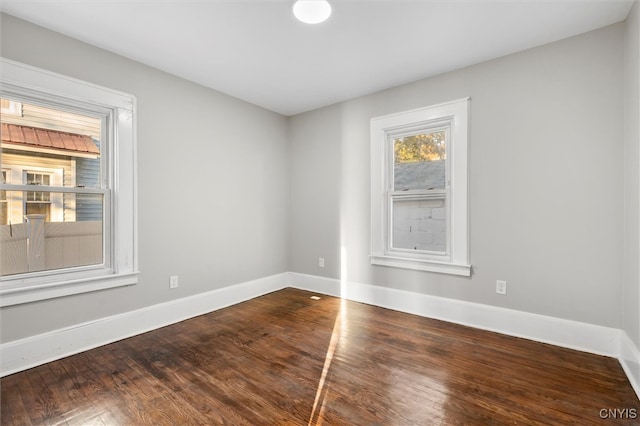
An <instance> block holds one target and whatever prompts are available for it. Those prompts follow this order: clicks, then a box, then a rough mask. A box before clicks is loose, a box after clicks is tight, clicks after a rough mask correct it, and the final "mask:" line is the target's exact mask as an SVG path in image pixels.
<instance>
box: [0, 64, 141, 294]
mask: <svg viewBox="0 0 640 426" xmlns="http://www.w3.org/2000/svg"><path fill="white" fill-rule="evenodd" d="M0 70H1V74H0V95H2V96H6V97H9V98H13V99H20V100H23V101H31V100H36V101H38V100H39V101H40V102H45V103H51V104H55V105H66V106H67V107H68V108H69V109H70V110H73V111H91V112H94V113H95V114H96V115H97V116H102V117H103V118H104V119H103V124H104V129H103V135H105V137H104V138H103V140H104V149H103V153H104V154H103V155H104V156H108V158H105V160H104V162H103V165H104V166H105V167H107V169H106V172H105V173H104V179H103V187H102V188H98V189H91V188H85V189H83V192H95V193H100V194H105V200H104V206H105V210H106V212H105V221H104V222H105V223H104V238H103V239H104V241H105V243H104V250H105V258H106V259H108V262H105V263H104V264H102V265H92V266H91V267H77V268H66V269H61V270H48V271H42V272H37V273H26V274H17V275H8V276H5V277H0V307H4V306H11V305H17V304H21V303H28V302H33V301H37V300H44V299H51V298H56V297H62V296H69V295H73V294H80V293H86V292H90V291H96V290H102V289H107V288H113V287H120V286H126V285H132V284H135V283H137V281H138V274H139V271H138V239H137V172H136V157H137V155H136V154H137V153H136V135H135V117H136V99H135V97H134V96H133V95H130V94H126V93H122V92H118V91H115V90H112V89H108V88H105V87H101V86H97V85H95V84H92V83H88V82H84V81H81V80H77V79H74V78H70V77H67V76H64V75H61V74H57V73H53V72H50V71H47V70H43V69H40V68H36V67H32V66H29V65H25V64H21V63H19V62H15V61H12V60H8V59H6V58H0ZM1 187H2V189H5V190H7V191H30V190H31V191H33V190H34V188H33V186H29V185H19V184H11V183H6V184H1ZM41 188H42V187H40V189H41ZM105 190H106V191H105ZM52 191H54V192H74V191H77V189H75V188H66V189H65V188H60V187H57V188H55V189H53V190H52Z"/></svg>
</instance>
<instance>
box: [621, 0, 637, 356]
mask: <svg viewBox="0 0 640 426" xmlns="http://www.w3.org/2000/svg"><path fill="white" fill-rule="evenodd" d="M626 24H627V25H626V33H625V65H624V66H625V68H624V70H625V87H624V93H625V123H624V124H625V127H624V129H625V133H624V183H625V185H624V188H625V192H624V200H625V204H624V225H625V228H624V235H625V241H624V243H625V244H624V250H625V262H624V287H623V297H622V298H623V307H622V308H623V309H622V312H623V323H622V328H623V330H624V331H625V332H626V333H627V335H628V336H629V337H630V338H631V340H632V341H633V342H634V343H635V345H636V347H637V348H638V347H640V263H639V262H640V227H639V225H640V171H639V170H638V169H639V167H640V105H639V103H640V82H639V81H638V80H640V77H639V76H640V3H638V2H636V3H635V5H634V7H633V9H632V10H631V13H630V14H629V17H628V18H627V22H626ZM638 361H640V360H638Z"/></svg>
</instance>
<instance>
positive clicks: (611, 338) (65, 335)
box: [0, 272, 640, 398]
mask: <svg viewBox="0 0 640 426" xmlns="http://www.w3.org/2000/svg"><path fill="white" fill-rule="evenodd" d="M285 287H295V288H300V289H304V290H309V291H312V292H315V293H320V294H326V295H331V296H337V297H343V298H345V299H348V300H353V301H356V302H362V303H367V304H370V305H376V306H380V307H383V308H388V309H393V310H396V311H400V312H406V313H410V314H414V315H419V316H423V317H428V318H434V319H439V320H443V321H448V322H453V323H457V324H462V325H467V326H470V327H474V328H480V329H484V330H489V331H494V332H497V333H502V334H507V335H511V336H516V337H522V338H526V339H530V340H535V341H539V342H544V343H549V344H552V345H556V346H562V347H566V348H570V349H576V350H580V351H583V352H590V353H594V354H598V355H606V356H611V357H614V358H618V359H619V360H620V363H621V365H622V368H623V369H624V371H625V373H626V375H627V377H628V378H629V381H630V382H631V385H632V386H633V388H634V390H635V391H636V394H637V395H638V397H639V398H640V352H639V351H638V348H637V347H636V346H635V345H634V344H633V342H632V341H631V339H629V337H628V336H627V335H626V333H624V332H623V331H622V330H619V329H616V328H610V327H602V326H598V325H593V324H586V323H581V322H577V321H571V320H566V319H560V318H553V317H548V316H544V315H538V314H532V313H527V312H521V311H516V310H512V309H505V308H500V307H496V306H489V305H482V304H478V303H471V302H465V301H460V300H455V299H447V298H443V297H437V296H430V295H425V294H416V293H412V292H407V291H402V290H396V289H391V288H385V287H379V286H374V285H370V284H362V283H354V282H348V283H344V282H341V281H340V280H338V279H333V278H326V277H319V276H315V275H306V274H300V273H294V272H289V273H282V274H277V275H272V276H269V277H265V278H261V279H257V280H253V281H248V282H244V283H240V284H236V285H232V286H229V287H224V288H221V289H218V290H213V291H210V292H207V293H204V294H198V295H194V296H190V297H186V298H182V299H177V300H173V301H170V302H166V303H161V304H158V305H154V306H150V307H147V308H143V309H139V310H135V311H131V312H126V313H124V314H120V315H115V316H112V317H108V318H103V319H100V320H96V321H90V322H87V323H84V324H80V325H77V326H73V327H68V328H64V329H60V330H55V331H52V332H49V333H44V334H40V335H37V336H32V337H28V338H26V339H21V340H16V341H12V342H7V343H4V344H2V345H0V377H3V376H6V375H9V374H13V373H16V372H18V371H22V370H26V369H28V368H31V367H35V366H37V365H41V364H44V363H47V362H50V361H54V360H56V359H60V358H64V357H66V356H69V355H73V354H76V353H79V352H83V351H85V350H89V349H92V348H95V347H98V346H101V345H105V344H108V343H112V342H115V341H118V340H121V339H125V338H127V337H131V336H135V335H137V334H141V333H145V332H147V331H151V330H154V329H157V328H160V327H164V326H167V325H170V324H174V323H177V322H180V321H183V320H186V319H189V318H193V317H195V316H198V315H202V314H206V313H208V312H212V311H215V310H218V309H222V308H225V307H227V306H231V305H234V304H237V303H241V302H244V301H247V300H250V299H253V298H255V297H258V296H261V295H264V294H267V293H270V292H273V291H277V290H280V289H282V288H285Z"/></svg>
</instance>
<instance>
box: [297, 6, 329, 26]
mask: <svg viewBox="0 0 640 426" xmlns="http://www.w3.org/2000/svg"><path fill="white" fill-rule="evenodd" d="M293 14H294V15H295V17H296V18H298V20H300V21H302V22H304V23H305V24H319V23H321V22H324V21H326V20H327V19H328V18H329V16H331V5H330V4H329V2H328V1H326V0H298V1H296V2H295V3H294V4H293Z"/></svg>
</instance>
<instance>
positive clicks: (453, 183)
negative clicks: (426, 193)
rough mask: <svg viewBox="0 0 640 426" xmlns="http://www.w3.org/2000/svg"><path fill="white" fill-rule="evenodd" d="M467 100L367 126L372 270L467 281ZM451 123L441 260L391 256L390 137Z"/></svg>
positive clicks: (425, 256)
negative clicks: (421, 273)
mask: <svg viewBox="0 0 640 426" xmlns="http://www.w3.org/2000/svg"><path fill="white" fill-rule="evenodd" d="M469 102H470V98H464V99H459V100H456V101H452V102H447V103H442V104H438V105H434V106H429V107H426V108H420V109H415V110H411V111H405V112H401V113H397V114H391V115H386V116H382V117H376V118H373V119H372V120H371V255H370V261H371V264H373V265H381V266H390V267H396V268H406V269H414V270H420V271H431V272H439V273H444V274H453V275H462V276H470V275H471V265H470V263H469V221H468V201H467V198H468V195H467V191H468V177H467V173H468V172H467V145H468V115H469ZM443 120H450V121H451V135H450V138H451V140H450V141H448V144H449V146H448V147H447V161H448V162H449V164H448V167H449V170H448V176H447V179H448V187H449V188H448V197H449V199H448V205H449V206H448V212H447V214H448V215H449V216H448V220H449V233H448V234H449V235H448V246H449V247H448V253H447V254H446V255H444V256H440V255H430V254H426V253H406V252H404V253H403V252H402V251H401V250H391V249H390V247H391V244H390V232H391V231H390V209H389V199H390V195H389V193H390V189H391V187H390V179H391V178H392V176H389V174H390V173H389V172H388V170H389V164H391V165H393V158H389V156H390V155H391V156H392V155H393V154H392V153H393V150H390V149H389V146H388V145H389V138H390V135H393V134H398V133H402V132H407V131H410V130H411V129H414V128H420V127H427V126H429V125H430V124H432V123H439V122H442V121H443Z"/></svg>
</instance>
